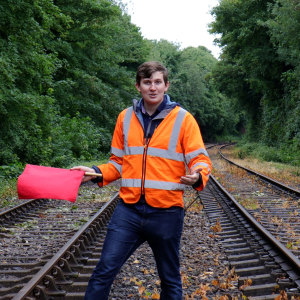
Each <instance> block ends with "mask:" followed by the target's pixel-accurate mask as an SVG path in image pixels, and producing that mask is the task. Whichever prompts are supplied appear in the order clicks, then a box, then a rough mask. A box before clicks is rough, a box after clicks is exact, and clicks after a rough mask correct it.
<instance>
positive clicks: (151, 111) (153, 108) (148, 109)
mask: <svg viewBox="0 0 300 300" xmlns="http://www.w3.org/2000/svg"><path fill="white" fill-rule="evenodd" d="M163 101H164V99H162V100H161V101H160V102H159V103H157V104H155V105H149V104H147V103H146V102H144V108H145V111H146V112H147V113H148V115H149V116H152V115H153V114H154V113H155V112H156V110H157V108H158V107H159V106H160V104H161V103H162V102H163Z"/></svg>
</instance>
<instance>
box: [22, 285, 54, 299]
mask: <svg viewBox="0 0 300 300" xmlns="http://www.w3.org/2000/svg"><path fill="white" fill-rule="evenodd" d="M33 296H34V297H35V298H31V297H30V298H31V299H34V300H36V299H38V300H54V298H53V297H49V296H48V295H47V293H46V291H45V287H44V286H41V285H37V286H36V287H35V289H34V291H33ZM28 298H29V297H26V300H27V299H28ZM30 298H29V299H30Z"/></svg>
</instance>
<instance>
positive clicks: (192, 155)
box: [185, 148, 209, 164]
mask: <svg viewBox="0 0 300 300" xmlns="http://www.w3.org/2000/svg"><path fill="white" fill-rule="evenodd" d="M200 154H204V155H205V156H207V157H209V156H208V153H207V151H206V150H205V149H204V148H200V149H197V150H195V151H193V152H190V153H188V154H186V155H185V158H186V163H187V164H189V163H190V161H191V160H192V159H193V158H195V157H197V156H198V155H200Z"/></svg>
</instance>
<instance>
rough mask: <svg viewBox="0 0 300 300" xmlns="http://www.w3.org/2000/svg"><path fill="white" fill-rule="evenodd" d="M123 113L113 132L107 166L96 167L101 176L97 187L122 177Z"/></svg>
mask: <svg viewBox="0 0 300 300" xmlns="http://www.w3.org/2000/svg"><path fill="white" fill-rule="evenodd" d="M124 114H125V111H123V112H122V113H121V114H120V115H119V117H118V119H117V122H116V126H115V131H114V135H113V139H112V143H111V149H110V153H111V156H110V160H109V161H108V163H107V164H103V165H100V166H98V168H99V169H100V171H101V173H102V175H103V181H102V182H99V183H98V184H99V186H105V185H107V184H109V183H111V182H112V181H115V180H117V179H119V178H120V177H121V175H122V164H123V152H124V137H123V118H124Z"/></svg>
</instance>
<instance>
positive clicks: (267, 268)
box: [0, 176, 300, 300]
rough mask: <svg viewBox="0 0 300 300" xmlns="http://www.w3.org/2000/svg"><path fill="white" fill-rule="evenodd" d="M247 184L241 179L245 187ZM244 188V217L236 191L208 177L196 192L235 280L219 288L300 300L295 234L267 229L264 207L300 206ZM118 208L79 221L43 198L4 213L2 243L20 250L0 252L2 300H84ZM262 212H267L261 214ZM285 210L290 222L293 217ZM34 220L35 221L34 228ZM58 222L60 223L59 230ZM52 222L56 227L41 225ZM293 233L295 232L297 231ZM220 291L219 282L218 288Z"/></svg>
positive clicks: (90, 212) (94, 210)
mask: <svg viewBox="0 0 300 300" xmlns="http://www.w3.org/2000/svg"><path fill="white" fill-rule="evenodd" d="M245 178H246V177H245ZM245 178H244V180H248V179H245ZM249 181H250V183H251V186H250V185H246V184H245V182H242V184H240V185H241V188H243V190H242V189H241V190H240V191H239V193H240V194H241V195H248V196H249V195H252V202H254V203H258V204H257V207H252V208H250V209H247V210H246V209H245V208H243V206H242V205H241V202H243V201H242V197H241V198H239V197H237V195H238V194H237V190H235V191H234V195H235V196H234V195H231V194H230V193H229V192H228V191H226V190H225V189H224V188H223V186H222V185H221V184H220V183H219V181H218V180H216V178H214V177H213V176H212V177H211V179H210V180H209V183H208V185H207V187H206V188H205V189H204V191H202V192H200V193H199V199H200V200H201V202H202V204H203V206H204V211H205V213H206V215H207V216H208V218H209V220H210V222H211V225H212V229H213V230H214V233H213V234H214V238H215V239H216V240H217V241H219V243H220V245H221V247H222V249H223V251H224V252H225V253H226V254H227V258H228V260H229V263H230V266H231V269H232V271H231V277H232V278H231V279H230V278H229V279H228V282H227V284H228V286H227V287H224V286H223V289H225V290H226V289H227V290H228V289H230V288H232V287H230V285H231V284H230V281H231V280H232V281H234V280H235V279H236V278H237V276H238V277H239V279H238V282H239V287H240V289H241V291H242V292H243V294H244V298H243V299H245V298H247V297H248V298H249V297H251V299H252V300H258V299H275V298H276V297H279V296H280V293H281V294H282V295H283V293H286V295H287V296H286V297H288V298H278V299H300V291H299V290H300V261H299V259H298V249H291V248H290V249H288V248H287V247H286V245H287V244H286V236H287V234H290V235H289V236H288V237H289V238H290V237H292V236H295V233H293V234H292V233H287V231H284V230H285V229H286V228H285V227H284V225H282V226H281V227H280V226H279V225H278V224H277V225H274V224H275V223H270V224H271V225H272V226H273V227H272V226H271V225H268V224H267V221H266V220H270V219H271V218H272V217H271V216H270V211H271V207H268V205H267V204H266V199H269V198H270V201H271V200H272V201H273V202H272V203H273V206H274V203H275V202H276V203H279V201H283V202H282V203H284V201H290V202H291V203H290V205H291V206H289V207H288V208H289V209H296V208H297V205H296V202H297V204H298V200H299V199H298V198H297V196H295V195H294V193H293V197H292V196H291V194H290V193H289V194H288V196H287V197H289V199H290V200H286V199H285V198H284V197H283V194H282V193H283V191H282V190H280V192H279V194H277V193H276V192H274V191H272V190H270V187H269V186H268V185H269V184H266V183H264V186H263V187H261V186H259V187H258V183H257V182H256V181H255V182H254V183H255V185H254V183H253V178H251V179H249ZM256 184H257V186H256ZM236 185H238V184H236ZM258 190H259V192H257V191H258ZM117 201H118V196H117V194H116V195H115V196H114V197H112V198H111V200H110V201H109V202H107V203H106V204H105V205H103V206H102V207H99V205H98V207H92V206H90V205H87V207H86V208H84V207H82V209H80V210H84V209H86V211H85V218H83V216H82V214H79V213H78V215H77V209H76V208H74V207H73V209H72V206H71V207H63V206H60V207H57V201H53V200H52V201H51V200H42V199H41V200H38V201H28V202H26V203H25V206H24V207H23V206H18V207H16V211H15V210H14V209H13V208H12V209H10V210H8V211H6V212H2V213H1V215H0V224H1V233H0V234H1V238H2V241H3V239H4V240H8V239H9V238H10V237H11V236H14V238H15V241H19V243H20V244H21V245H22V247H21V249H19V251H17V250H18V247H19V246H17V247H16V253H3V251H4V250H5V245H3V244H2V245H1V247H0V249H1V251H2V253H0V263H1V264H0V268H1V275H0V299H5V300H11V299H13V300H20V299H26V300H37V299H39V300H50V299H53V300H62V299H70V300H77V299H78V300H82V299H83V295H84V291H85V289H86V286H87V282H88V279H89V277H90V274H91V272H92V270H93V268H94V267H95V265H96V263H97V261H98V259H99V257H100V253H101V247H102V243H103V240H104V237H105V231H106V224H107V222H108V220H109V218H110V216H111V214H112V212H113V210H114V208H115V206H116V203H117ZM279 205H280V207H281V211H280V212H278V211H277V212H276V213H277V214H276V213H275V212H274V214H275V215H277V218H282V219H283V218H285V217H284V215H283V214H281V213H282V211H283V209H282V204H279ZM292 205H294V206H292ZM258 206H259V207H258ZM291 207H292V208H291ZM260 208H263V209H262V210H264V211H262V212H261V211H260V210H259V209H260ZM288 208H287V209H286V210H287V215H289V217H291V215H290V214H288V211H289V210H288ZM277 210H278V209H277ZM292 211H293V212H294V211H295V210H292ZM263 213H265V214H266V216H265V215H263ZM37 216H38V219H39V221H38V222H36V221H33V220H35V218H36V217H37ZM50 216H51V217H50ZM63 216H64V220H63V222H61V223H59V222H60V221H61V219H62V217H63ZM295 216H296V213H294V217H295ZM52 217H54V221H50V220H49V222H47V221H46V219H48V218H49V219H51V218H52ZM287 218H288V217H287ZM51 220H53V219H51ZM289 221H291V219H289ZM80 222H81V223H80ZM294 223H295V224H296V223H297V222H294ZM61 224H62V225H61ZM49 225H50V227H48V226H49ZM290 225H291V224H289V226H290ZM266 228H267V229H266ZM20 229H21V230H20ZM281 229H282V230H283V231H281ZM293 230H295V231H297V225H295V226H294V227H293ZM34 232H36V233H39V234H37V236H39V239H40V237H41V235H42V236H44V244H45V245H46V246H45V247H43V243H41V242H40V241H39V246H37V247H36V248H35V247H34V246H33V244H34V243H36V244H37V241H35V240H34V234H33V233H34ZM281 237H282V239H281ZM296 240H297V238H296V239H294V240H293V241H294V245H296ZM299 240H300V239H299ZM6 242H8V241H6ZM290 242H291V240H289V243H290ZM16 245H17V244H16ZM18 245H19V244H18ZM2 246H4V247H2ZM294 248H296V247H295V246H294ZM3 249H4V250H3ZM24 249H26V251H24ZM30 249H31V250H30ZM41 252H42V253H41ZM233 270H234V272H233ZM217 280H218V279H216V281H217ZM217 284H220V283H217V282H215V285H217ZM220 290H222V288H221V285H220ZM224 294H226V292H224ZM197 295H198V296H199V297H198V298H197ZM194 297H195V299H201V298H200V297H201V294H200V292H199V294H197V293H194ZM234 297H235V298H232V299H242V296H241V292H238V291H236V292H235V296H234ZM209 299H210V298H209ZM211 299H212V298H211ZM214 299H218V298H214ZM224 299H226V298H224ZM227 299H230V298H227ZM249 299H250V298H249Z"/></svg>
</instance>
